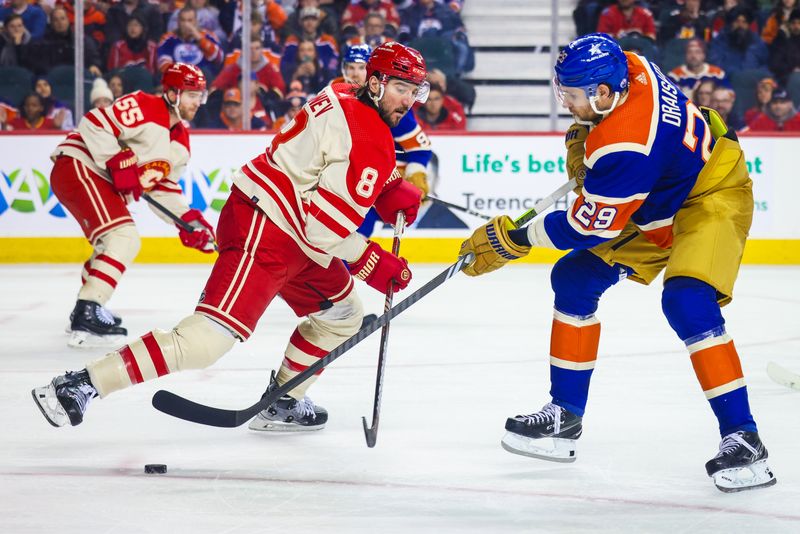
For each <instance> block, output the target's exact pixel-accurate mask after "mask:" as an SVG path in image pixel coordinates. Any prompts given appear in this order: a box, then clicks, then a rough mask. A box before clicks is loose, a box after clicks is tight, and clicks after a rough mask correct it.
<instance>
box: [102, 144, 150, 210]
mask: <svg viewBox="0 0 800 534" xmlns="http://www.w3.org/2000/svg"><path fill="white" fill-rule="evenodd" d="M106 170H108V174H110V175H111V180H112V181H113V182H114V187H115V188H116V189H117V191H119V192H120V193H122V194H123V195H133V199H134V200H139V197H141V196H142V193H143V192H144V190H143V189H142V184H141V183H140V182H139V174H140V172H139V166H138V160H137V158H136V154H134V153H133V150H131V149H130V148H124V149H122V150H120V151H119V152H117V153H116V154H115V155H114V156H112V157H111V159H109V160H108V161H106Z"/></svg>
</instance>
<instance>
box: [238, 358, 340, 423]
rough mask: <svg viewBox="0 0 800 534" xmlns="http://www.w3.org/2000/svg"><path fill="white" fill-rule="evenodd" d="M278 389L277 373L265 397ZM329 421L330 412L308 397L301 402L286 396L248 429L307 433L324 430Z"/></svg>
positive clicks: (256, 417) (255, 420) (260, 415)
mask: <svg viewBox="0 0 800 534" xmlns="http://www.w3.org/2000/svg"><path fill="white" fill-rule="evenodd" d="M276 387H278V383H277V382H275V373H274V372H273V374H272V383H270V385H269V387H268V388H267V391H266V392H265V393H264V395H267V394H269V392H270V391H272V390H274V389H275V388H276ZM327 421H328V411H327V410H326V409H325V408H323V407H322V406H315V405H314V401H312V400H311V399H309V398H308V397H303V398H302V399H300V400H297V399H295V398H294V397H290V396H288V395H284V396H283V397H281V398H280V399H278V400H277V401H275V404H273V405H272V406H270V407H269V408H267V409H266V410H262V411H261V412H259V413H258V415H256V416H255V417H254V418H253V420H252V421H250V424H249V425H248V428H249V429H250V430H258V431H269V432H305V431H309V430H322V429H323V428H325V423H326V422H327Z"/></svg>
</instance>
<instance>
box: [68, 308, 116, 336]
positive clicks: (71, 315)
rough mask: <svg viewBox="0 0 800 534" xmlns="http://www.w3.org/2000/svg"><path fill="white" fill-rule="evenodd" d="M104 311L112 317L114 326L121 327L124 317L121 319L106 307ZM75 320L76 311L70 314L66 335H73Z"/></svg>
mask: <svg viewBox="0 0 800 534" xmlns="http://www.w3.org/2000/svg"><path fill="white" fill-rule="evenodd" d="M103 309H105V310H106V312H108V314H109V315H111V318H112V319H113V320H114V326H119V325H121V324H122V317H120V316H119V315H117V314H116V313H114V312H113V311H111V310H109V309H108V308H106V307H105V306H103ZM74 319H75V309H73V310H72V311H71V312H69V322H68V323H67V326H65V327H64V333H65V334H71V333H72V321H73V320H74Z"/></svg>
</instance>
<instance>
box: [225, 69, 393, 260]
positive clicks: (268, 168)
mask: <svg viewBox="0 0 800 534" xmlns="http://www.w3.org/2000/svg"><path fill="white" fill-rule="evenodd" d="M400 179H402V178H401V177H400V175H399V173H397V172H396V171H395V153H394V140H393V138H392V133H391V131H390V130H389V127H388V126H387V125H386V123H384V122H383V120H382V119H381V118H380V115H378V113H377V112H376V111H375V109H373V108H371V107H369V106H367V105H365V104H363V103H362V102H359V101H358V99H357V98H356V96H355V94H354V93H353V86H352V85H350V84H344V83H342V84H334V85H332V86H328V87H326V88H325V89H324V90H323V91H322V92H321V93H319V95H317V96H316V97H314V98H312V99H311V100H309V101H308V102H307V103H306V104H305V105H304V106H303V108H302V109H301V110H300V112H298V114H297V115H296V116H295V118H294V119H293V120H292V121H291V122H289V123H288V124H286V126H284V127H283V129H281V131H280V132H279V133H278V134H277V135H276V136H275V137H274V139H273V140H272V143H271V145H270V146H269V147H268V148H267V150H266V152H265V153H264V154H261V155H260V156H258V157H257V158H255V159H253V160H251V161H249V162H248V163H246V164H245V165H244V166H243V167H242V168H241V169H239V170H238V171H236V172H235V173H234V177H233V183H234V185H236V186H237V187H238V188H239V189H240V190H241V191H242V192H244V194H245V195H247V196H248V197H249V198H250V199H251V200H252V201H253V202H255V203H256V204H257V205H258V207H259V208H260V209H262V210H263V211H264V212H265V213H266V214H267V215H268V216H269V218H270V219H271V220H272V221H273V222H274V223H275V224H276V225H277V226H278V227H279V228H281V229H282V230H283V231H285V232H286V233H287V234H288V235H289V236H291V237H292V238H293V239H294V240H295V241H296V242H297V244H298V245H299V246H300V248H301V249H302V250H303V251H304V252H305V253H306V254H307V255H308V257H309V258H311V259H312V260H314V261H315V262H316V263H318V264H320V265H322V266H323V267H327V266H328V264H329V263H330V261H331V257H332V256H336V257H339V258H342V259H345V260H349V261H354V260H356V259H358V258H359V257H360V256H361V254H362V253H363V252H364V250H365V248H366V240H365V238H364V237H362V236H361V235H360V234H357V233H355V231H356V229H357V228H358V227H359V226H360V225H361V223H362V222H363V220H364V216H365V215H366V213H367V211H369V208H370V207H372V205H373V204H374V203H375V200H376V199H377V197H378V195H379V194H380V193H381V191H383V188H384V186H385V185H386V183H387V182H388V181H390V180H400Z"/></svg>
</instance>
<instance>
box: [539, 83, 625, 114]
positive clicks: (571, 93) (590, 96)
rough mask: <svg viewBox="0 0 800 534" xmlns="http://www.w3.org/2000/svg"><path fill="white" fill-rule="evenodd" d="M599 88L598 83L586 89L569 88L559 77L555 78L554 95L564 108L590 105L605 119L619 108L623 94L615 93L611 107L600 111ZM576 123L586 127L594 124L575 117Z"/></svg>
mask: <svg viewBox="0 0 800 534" xmlns="http://www.w3.org/2000/svg"><path fill="white" fill-rule="evenodd" d="M597 87H598V84H596V83H595V84H592V85H587V86H586V87H567V86H564V85H561V84H560V83H559V81H558V77H557V76H554V77H553V93H554V94H555V97H556V100H557V101H558V102H559V103H560V104H561V106H562V107H564V108H565V109H569V106H574V107H583V106H586V104H589V107H591V108H592V111H594V112H595V113H597V114H598V115H600V116H601V117H605V116H606V115H608V114H609V113H611V112H612V111H614V108H616V107H617V104H618V103H619V99H620V97H621V96H622V94H621V93H619V92H618V91H615V92H614V101H613V102H612V103H611V107H610V108H609V109H607V110H605V111H600V110H599V109H597ZM575 122H577V123H578V124H584V125H591V124H594V123H593V122H591V121H584V120H581V119H578V118H577V117H575Z"/></svg>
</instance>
